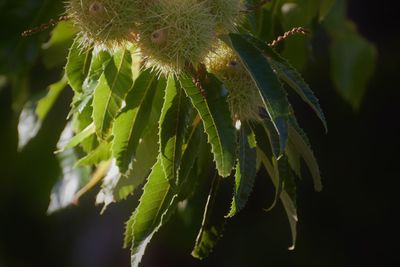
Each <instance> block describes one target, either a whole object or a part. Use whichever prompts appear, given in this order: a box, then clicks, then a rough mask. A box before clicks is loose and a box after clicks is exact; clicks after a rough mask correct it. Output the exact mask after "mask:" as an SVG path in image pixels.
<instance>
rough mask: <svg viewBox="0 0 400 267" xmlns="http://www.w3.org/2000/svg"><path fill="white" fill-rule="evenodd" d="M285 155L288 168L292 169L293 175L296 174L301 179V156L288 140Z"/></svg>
mask: <svg viewBox="0 0 400 267" xmlns="http://www.w3.org/2000/svg"><path fill="white" fill-rule="evenodd" d="M285 155H286V156H287V158H288V162H289V165H290V168H291V169H292V171H293V172H294V174H296V176H297V177H299V178H301V164H300V160H301V156H300V153H299V151H298V150H297V149H296V147H295V145H294V144H293V142H292V140H291V139H289V141H288V144H287V146H286V151H285Z"/></svg>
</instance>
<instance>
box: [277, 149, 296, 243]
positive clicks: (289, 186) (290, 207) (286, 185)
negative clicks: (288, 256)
mask: <svg viewBox="0 0 400 267" xmlns="http://www.w3.org/2000/svg"><path fill="white" fill-rule="evenodd" d="M279 175H280V177H281V179H282V181H283V185H282V192H281V193H280V199H281V201H282V204H283V207H284V209H285V211H286V215H287V217H288V220H289V225H290V231H291V233H292V245H291V246H290V247H289V250H293V249H294V248H295V246H296V240H297V221H298V218H297V207H296V183H295V179H294V176H293V173H292V171H291V169H290V166H289V162H288V160H287V157H286V156H285V157H282V158H281V159H280V160H279Z"/></svg>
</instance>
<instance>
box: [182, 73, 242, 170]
mask: <svg viewBox="0 0 400 267" xmlns="http://www.w3.org/2000/svg"><path fill="white" fill-rule="evenodd" d="M179 81H180V83H181V85H182V88H183V89H184V90H185V92H186V95H187V96H188V97H189V98H190V100H191V102H192V105H193V106H194V107H195V108H196V110H197V111H198V113H199V115H200V117H201V119H202V121H203V125H204V129H205V132H206V133H207V135H208V142H209V143H210V144H211V147H212V153H213V155H214V161H215V162H216V165H217V170H218V173H219V174H220V175H221V176H222V177H226V176H229V175H230V173H231V171H232V168H233V166H234V163H235V154H236V140H235V139H236V137H235V128H234V127H233V123H232V119H231V115H230V112H229V107H228V103H227V102H226V94H227V91H226V89H225V88H224V87H223V85H222V84H221V82H219V81H218V80H217V79H216V78H215V77H214V76H212V75H208V78H207V82H205V83H204V84H203V87H204V89H205V90H206V92H207V96H206V97H204V96H203V95H202V93H201V92H200V90H199V88H197V87H196V85H195V84H194V83H193V81H192V78H191V77H190V76H189V75H187V74H182V75H180V77H179Z"/></svg>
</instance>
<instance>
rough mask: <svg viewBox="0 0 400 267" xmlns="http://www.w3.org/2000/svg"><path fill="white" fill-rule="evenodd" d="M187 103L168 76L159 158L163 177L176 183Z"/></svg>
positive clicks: (172, 79)
mask: <svg viewBox="0 0 400 267" xmlns="http://www.w3.org/2000/svg"><path fill="white" fill-rule="evenodd" d="M188 115H189V113H188V103H187V98H186V96H185V93H184V91H183V89H182V88H181V87H180V85H179V84H177V83H176V80H175V77H172V76H170V77H169V79H168V82H167V87H166V90H165V97H164V106H163V108H162V112H161V117H160V133H159V136H160V157H161V164H162V166H163V169H164V172H165V176H166V178H167V180H168V181H169V182H171V183H172V184H174V183H175V182H176V178H177V174H178V169H179V166H180V161H181V157H182V145H183V142H184V138H185V132H186V128H187V122H188V121H187V120H188Z"/></svg>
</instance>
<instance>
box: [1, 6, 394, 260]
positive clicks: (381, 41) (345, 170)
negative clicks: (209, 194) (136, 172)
mask: <svg viewBox="0 0 400 267" xmlns="http://www.w3.org/2000/svg"><path fill="white" fill-rule="evenodd" d="M348 2H349V16H350V17H351V19H352V20H353V21H355V23H356V24H357V25H358V29H359V31H360V32H361V33H362V34H363V35H364V36H365V37H366V38H367V39H368V40H370V41H372V42H373V43H375V44H376V46H377V48H378V52H379V60H378V64H377V68H376V73H375V75H374V77H373V79H372V80H371V82H370V85H369V87H368V90H367V93H366V97H365V100H364V102H363V104H362V106H361V108H360V110H359V111H358V112H354V111H353V110H352V108H351V107H350V106H349V105H348V104H346V103H345V102H344V101H343V100H342V99H341V98H340V97H339V95H337V94H336V93H335V91H334V89H333V88H332V85H331V83H330V79H329V75H328V73H329V69H328V62H327V55H326V53H324V51H325V50H324V48H321V53H320V55H319V56H318V57H317V58H316V61H315V62H313V63H312V64H309V65H310V66H309V67H308V69H307V70H306V74H305V78H306V80H307V81H308V82H309V83H310V85H311V87H312V88H314V90H315V91H316V94H317V95H318V97H319V98H320V102H321V106H322V107H323V108H324V111H325V113H326V117H327V119H328V123H329V129H330V130H329V133H328V135H324V133H323V130H322V127H320V125H319V122H318V121H317V119H316V118H315V117H314V115H313V114H312V113H311V112H310V110H308V109H307V108H306V107H304V106H302V105H298V110H299V114H298V117H300V118H301V123H302V125H303V126H304V128H305V129H306V131H307V132H308V133H309V137H310V139H311V140H312V145H313V148H314V151H315V153H316V156H317V158H318V159H319V163H320V168H321V170H322V174H323V179H324V190H323V192H321V193H315V192H313V190H312V184H311V182H310V179H308V178H306V179H305V181H301V182H299V183H298V188H299V192H298V194H299V195H298V203H299V208H298V212H299V217H300V223H299V227H298V233H299V234H298V242H297V248H296V250H295V251H288V250H287V247H288V246H289V245H290V232H289V226H288V223H287V220H286V217H285V213H284V210H283V209H282V207H281V206H280V205H278V206H277V207H276V208H275V209H274V210H272V211H271V212H269V213H266V212H264V211H262V209H263V208H265V207H267V206H268V204H269V203H270V201H271V200H272V192H270V191H269V190H268V189H267V188H268V185H269V184H268V183H269V182H268V181H267V179H265V177H263V176H262V175H259V177H258V179H257V182H256V187H255V191H254V193H253V195H252V197H251V198H250V201H249V203H248V205H247V207H246V209H245V210H244V211H243V212H241V213H240V214H239V215H238V216H237V217H236V218H234V219H233V220H231V221H230V223H229V224H228V225H227V227H226V231H225V233H224V238H223V239H222V240H221V241H220V242H219V244H218V245H217V247H216V248H215V250H214V252H213V253H212V255H211V256H210V257H209V258H207V259H206V260H204V261H198V260H195V259H193V258H192V257H191V256H190V251H191V248H192V246H193V242H194V238H195V236H196V228H197V227H198V225H197V224H195V225H193V224H185V222H184V220H182V219H181V218H180V217H179V216H178V217H176V218H174V219H172V220H171V221H170V222H169V223H168V224H167V225H165V227H163V228H162V230H161V231H160V232H159V233H158V234H157V235H156V236H155V238H154V240H153V242H152V243H151V244H150V245H149V247H148V250H147V253H146V255H145V256H144V259H143V262H142V263H143V264H142V265H141V266H144V267H146V266H304V267H306V266H307V267H308V266H310V267H311V266H321V267H330V266H332V267H333V266H400V265H399V264H400V256H399V252H398V250H399V246H398V236H399V235H398V234H399V233H398V232H399V231H398V228H399V226H398V225H399V221H398V219H397V218H398V217H397V215H398V214H397V213H398V211H399V208H398V203H399V201H398V197H397V195H398V182H397V180H398V179H399V178H400V176H399V175H398V170H397V169H398V168H397V166H398V165H397V164H399V163H398V161H399V159H400V158H399V156H398V153H399V152H398V150H399V148H400V147H399V141H398V136H399V131H398V129H399V127H398V125H397V124H398V122H399V119H398V115H399V113H398V107H399V105H398V101H399V96H400V94H399V90H400V89H399V86H398V85H399V82H400V79H399V76H400V75H399V73H398V63H399V62H400V53H399V47H400V38H399V36H398V34H399V30H398V29H397V25H396V23H395V22H396V20H397V18H396V16H398V14H397V13H398V9H397V8H396V6H395V1H387V2H384V3H378V2H377V1H363V0H350V1H348ZM0 4H1V1H0ZM3 27H7V28H8V30H10V27H12V25H1V28H3ZM1 31H3V30H1ZM3 37H4V36H3ZM3 37H0V38H3ZM325 52H326V51H325ZM1 67H4V66H1ZM43 73H45V72H44V70H42V69H36V70H35V74H34V75H36V76H38V77H39V78H40V75H44V74H43ZM45 75H47V74H45ZM49 75H50V74H49ZM64 97H65V98H67V97H70V96H69V95H68V93H66V95H65V96H64ZM10 99H11V92H10V90H7V89H5V90H2V91H0V130H1V131H0V145H1V146H0V153H1V158H0V160H1V165H0V167H1V169H0V175H1V178H0V181H1V183H0V186H1V187H0V267H14V266H15V267H24V266H26V267H28V266H29V267H33V266H35V267H39V266H40V267H48V266H59V267H111V266H113V267H127V266H129V251H128V250H123V249H122V248H121V247H122V239H123V228H124V224H123V222H124V221H126V220H127V218H128V217H129V215H130V211H131V210H132V209H133V208H134V207H135V206H136V204H137V196H133V197H131V198H129V199H128V200H126V201H124V202H122V203H120V204H114V205H111V207H110V208H109V209H108V210H107V211H106V213H105V214H104V215H99V212H100V208H99V207H94V205H93V202H94V198H95V194H94V193H91V194H89V195H87V196H86V197H84V198H83V199H82V201H81V203H80V205H79V206H78V207H70V208H67V209H66V210H64V211H62V212H59V213H56V214H54V215H51V216H47V215H46V214H45V211H46V208H47V201H48V197H47V195H43V194H41V192H44V191H46V190H47V191H48V190H49V188H50V186H51V184H52V180H51V177H53V176H54V174H55V173H57V171H58V170H57V167H56V166H55V165H56V164H55V162H54V160H53V159H52V158H53V157H52V150H49V151H43V150H40V147H41V144H42V143H45V144H48V143H51V142H53V143H55V142H56V137H57V134H58V133H59V132H60V131H61V130H62V127H63V124H62V122H60V121H59V120H57V119H56V118H57V117H56V116H50V118H48V120H49V121H48V123H47V124H48V125H51V131H45V130H43V133H40V134H42V136H41V138H39V140H38V141H36V142H35V143H34V144H31V147H29V149H28V152H27V153H26V154H25V155H16V153H15V152H14V150H15V144H16V140H15V137H14V136H15V127H14V126H15V125H13V121H12V119H11V118H12V111H11V106H10ZM67 108H68V106H67V104H63V103H59V104H58V105H57V110H56V111H55V114H57V115H58V116H60V114H63V113H65V114H66V113H67ZM15 162H19V165H18V166H15V164H14V163H15ZM43 162H45V164H46V165H48V168H46V169H43V168H41V167H40V166H42V165H43V164H44V163H43ZM305 177H309V176H308V175H305ZM40 179H48V180H49V182H47V184H46V183H43V181H41V182H39V181H40ZM53 181H54V180H53ZM38 184H40V187H39V186H38ZM200 202H201V201H200V200H199V203H200ZM200 204H201V203H200ZM389 264H390V265H389Z"/></svg>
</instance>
